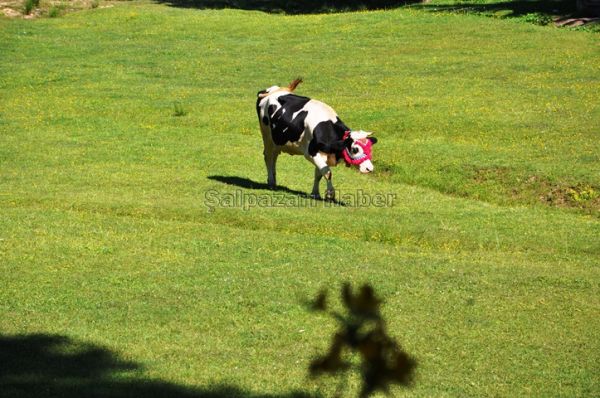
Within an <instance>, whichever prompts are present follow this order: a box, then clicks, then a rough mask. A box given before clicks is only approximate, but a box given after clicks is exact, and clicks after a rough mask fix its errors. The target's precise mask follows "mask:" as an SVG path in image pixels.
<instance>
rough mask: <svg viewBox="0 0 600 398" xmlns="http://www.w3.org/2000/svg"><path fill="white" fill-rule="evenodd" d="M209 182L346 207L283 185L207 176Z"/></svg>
mask: <svg viewBox="0 0 600 398" xmlns="http://www.w3.org/2000/svg"><path fill="white" fill-rule="evenodd" d="M207 178H208V179H209V180H213V181H219V182H222V183H223V184H227V185H234V186H236V187H240V188H245V189H264V190H268V191H271V192H284V193H288V194H291V195H295V196H298V197H299V198H302V199H311V200H317V201H322V202H324V201H327V202H329V203H331V204H333V205H336V206H342V207H343V206H346V205H345V204H344V202H340V201H338V200H325V199H321V198H319V199H314V198H312V197H311V196H310V195H308V194H306V193H305V192H301V191H296V190H295V189H290V188H288V187H285V186H283V185H277V187H275V188H271V187H270V186H269V185H268V184H265V183H262V182H256V181H252V180H251V179H249V178H245V177H236V176H214V175H213V176H208V177H207Z"/></svg>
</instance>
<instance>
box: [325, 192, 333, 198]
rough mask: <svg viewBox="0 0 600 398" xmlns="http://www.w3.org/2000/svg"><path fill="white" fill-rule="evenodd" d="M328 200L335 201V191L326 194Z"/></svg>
mask: <svg viewBox="0 0 600 398" xmlns="http://www.w3.org/2000/svg"><path fill="white" fill-rule="evenodd" d="M325 199H326V200H335V191H327V192H326V193H325Z"/></svg>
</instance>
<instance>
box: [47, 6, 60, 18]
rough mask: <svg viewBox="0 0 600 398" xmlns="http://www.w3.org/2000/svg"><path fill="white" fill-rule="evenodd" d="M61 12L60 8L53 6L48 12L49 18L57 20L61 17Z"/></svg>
mask: <svg viewBox="0 0 600 398" xmlns="http://www.w3.org/2000/svg"><path fill="white" fill-rule="evenodd" d="M60 14H61V11H60V8H59V7H57V6H52V7H50V9H49V10H48V16H49V17H50V18H56V17H60Z"/></svg>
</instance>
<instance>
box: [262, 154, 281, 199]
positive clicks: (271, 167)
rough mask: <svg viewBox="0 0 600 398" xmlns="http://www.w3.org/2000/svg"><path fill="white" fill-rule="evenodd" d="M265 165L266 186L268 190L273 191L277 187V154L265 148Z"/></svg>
mask: <svg viewBox="0 0 600 398" xmlns="http://www.w3.org/2000/svg"><path fill="white" fill-rule="evenodd" d="M263 154H264V157H265V165H266V166H267V184H268V185H269V188H271V189H275V187H276V186H277V178H276V174H277V173H276V170H275V169H276V165H277V155H278V153H277V152H276V151H274V150H272V149H267V148H265V150H264V152H263Z"/></svg>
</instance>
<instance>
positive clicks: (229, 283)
mask: <svg viewBox="0 0 600 398" xmlns="http://www.w3.org/2000/svg"><path fill="white" fill-rule="evenodd" d="M599 50H600V46H599V41H598V35H597V34H594V33H589V32H573V31H567V30H562V29H556V28H551V27H539V26H535V25H532V24H525V23H522V22H519V21H510V20H509V21H505V20H497V19H492V18H485V17H480V16H476V15H461V14H451V13H437V12H430V11H428V10H418V9H413V8H407V9H397V10H390V11H374V12H357V13H341V14H331V15H297V16H285V15H275V14H265V13H262V12H259V11H251V10H199V9H194V8H176V7H169V6H167V5H159V4H151V3H147V2H132V3H125V4H117V5H115V6H114V7H111V8H103V9H95V10H89V11H83V12H78V13H74V14H69V15H66V16H64V17H61V18H54V19H38V20H35V21H25V20H8V19H2V18H0V93H1V94H0V285H1V286H2V289H1V290H0V359H2V362H4V363H6V364H10V363H16V365H14V366H9V365H6V366H8V368H9V369H10V370H4V372H0V391H2V392H0V396H3V397H4V396H23V395H24V396H30V397H39V396H44V395H47V396H67V397H69V396H73V397H76V396H83V395H86V396H93V395H94V394H96V395H97V396H111V397H121V396H140V397H141V396H169V397H184V396H185V397H187V396H193V397H230V396H239V397H267V396H269V397H273V396H281V397H291V396H293V395H294V392H297V391H304V392H306V393H307V394H311V396H312V395H313V394H314V395H318V394H324V396H331V392H332V390H333V388H332V387H330V386H329V385H328V384H327V383H323V382H319V381H316V380H312V379H309V378H307V371H306V369H307V365H308V363H309V361H310V359H311V358H312V357H313V356H314V355H316V354H317V353H322V352H323V351H324V350H325V348H326V347H327V345H328V343H329V337H330V335H331V333H333V331H334V330H335V324H334V323H333V322H332V321H331V320H329V319H328V318H326V317H324V316H321V315H316V314H313V313H310V312H308V311H307V310H306V309H305V307H304V306H303V304H302V303H303V301H304V300H306V299H307V298H309V297H312V296H313V295H314V294H315V293H316V292H317V291H318V290H319V289H321V288H323V287H329V288H330V292H331V293H332V294H333V293H335V292H336V291H337V290H338V289H339V286H340V285H341V284H342V283H343V282H344V281H351V282H353V283H355V284H358V283H362V282H369V283H371V284H372V285H373V286H374V287H375V289H376V291H377V292H378V293H379V294H380V295H381V296H382V297H383V298H384V299H385V304H384V307H383V312H384V315H385V316H386V317H387V319H388V322H389V325H388V326H389V329H390V331H391V333H392V335H394V336H395V337H396V338H397V339H398V340H399V341H400V342H401V344H402V345H403V347H404V348H405V349H406V350H407V351H408V352H409V353H411V354H412V355H414V356H415V357H416V358H417V360H418V362H419V367H418V372H417V378H416V382H415V385H414V388H413V389H411V390H401V389H397V390H394V394H395V396H411V397H412V396H419V397H432V396H436V397H444V396H447V397H457V396H460V397H464V396H477V397H480V396H506V397H512V396H553V397H557V396H561V397H573V396H597V395H598V393H599V392H600V377H599V376H598V375H599V374H600V366H599V364H600V344H599V343H598V342H599V341H600V332H599V330H600V268H599V260H600V238H599V237H600V199H599V196H600V101H599V100H598V92H600V79H599V77H600V51H599ZM300 75H301V76H303V77H304V80H305V83H303V85H301V86H300V87H299V89H298V91H299V93H300V94H303V95H307V96H311V97H314V98H319V99H321V100H323V101H325V102H327V103H329V104H331V105H332V106H333V107H334V108H335V109H336V110H337V111H338V113H339V114H340V116H341V118H342V119H343V120H344V121H345V122H346V123H347V124H348V125H349V126H351V127H352V128H354V129H360V128H362V129H369V130H373V131H375V132H376V136H377V137H378V138H379V143H378V144H377V145H376V146H375V149H374V150H375V152H374V164H375V167H376V171H375V173H374V174H372V175H368V176H362V175H359V174H358V173H357V172H356V171H355V170H350V169H347V168H345V167H338V168H337V169H335V170H334V182H335V184H336V188H337V189H338V195H340V196H341V195H346V197H347V198H348V200H347V202H349V203H348V205H347V206H332V205H330V204H327V203H324V202H313V201H310V200H308V199H306V198H304V197H303V196H302V195H300V194H298V192H309V191H310V189H311V186H312V176H313V171H312V167H311V166H310V165H309V164H308V163H307V162H306V161H305V160H304V159H301V158H292V157H288V156H283V155H282V157H281V158H280V161H279V164H278V166H279V168H278V180H279V181H278V182H279V184H281V185H283V186H285V187H287V189H283V190H280V191H278V192H276V193H272V192H270V191H267V190H265V189H262V188H263V185H261V184H262V183H264V182H266V171H265V169H264V164H263V160H262V142H261V138H260V133H259V130H258V123H257V120H256V115H255V110H254V103H255V94H256V92H257V91H258V90H260V89H263V88H265V87H268V86H271V85H273V84H285V83H287V82H289V81H290V80H291V79H292V78H294V77H296V76H300ZM177 115H179V116H177ZM377 194H379V195H382V196H383V197H386V198H388V199H389V198H391V199H389V200H388V201H387V202H386V203H385V204H386V206H373V205H372V206H361V205H360V203H352V199H353V198H356V197H357V195H363V197H373V196H374V195H377ZM232 197H233V198H234V200H238V199H239V200H242V201H243V203H242V204H241V205H240V204H239V203H237V204H236V203H233V205H231V203H230V202H228V200H230V199H231V198H232ZM274 197H276V198H278V199H282V200H283V201H285V202H286V203H287V206H279V205H276V206H271V207H268V206H257V207H252V208H248V209H246V210H245V209H244V207H249V206H250V205H252V204H253V203H254V202H252V201H253V200H256V199H257V198H262V199H264V200H271V199H270V198H274ZM240 198H241V199H240ZM22 350H25V352H26V353H27V354H22V353H21V352H22ZM39 358H42V360H38V359H39ZM40 364H44V365H46V366H41V365H40ZM88 370H89V371H88ZM358 384H359V381H358V380H356V379H351V380H350V381H349V385H348V388H347V392H346V395H347V396H351V394H352V392H355V391H357V389H358ZM19 385H21V388H22V390H19V389H18V388H19ZM23 385H26V387H24V386H23Z"/></svg>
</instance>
